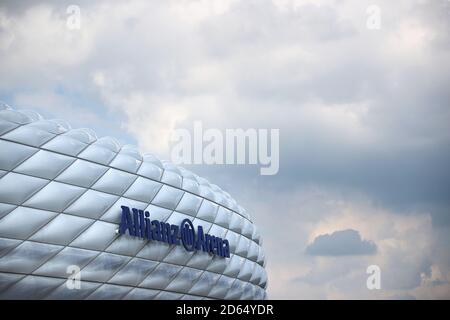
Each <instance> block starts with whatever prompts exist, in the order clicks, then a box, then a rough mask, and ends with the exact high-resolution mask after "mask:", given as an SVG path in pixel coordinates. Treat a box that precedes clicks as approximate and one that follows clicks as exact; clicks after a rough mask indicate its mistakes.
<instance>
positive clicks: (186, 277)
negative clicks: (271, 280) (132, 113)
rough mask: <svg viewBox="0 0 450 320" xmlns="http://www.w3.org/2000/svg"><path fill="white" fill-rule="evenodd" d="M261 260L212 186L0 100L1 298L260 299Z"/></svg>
mask: <svg viewBox="0 0 450 320" xmlns="http://www.w3.org/2000/svg"><path fill="white" fill-rule="evenodd" d="M160 231H161V232H160ZM166 231H167V232H166ZM165 232H166V233H165ZM265 263H266V262H265V256H264V251H263V249H262V247H261V237H260V234H259V232H258V229H257V228H256V227H255V225H254V224H253V223H252V220H251V218H250V216H249V215H248V213H247V212H246V211H245V210H244V209H243V208H242V207H241V206H239V205H238V204H237V203H236V201H235V200H234V199H232V198H231V197H230V195H229V194H228V193H226V192H224V191H222V190H221V189H220V188H219V187H218V186H216V185H214V184H210V183H209V182H208V181H207V180H205V179H203V178H201V177H199V176H197V175H195V174H193V173H191V172H189V171H187V170H185V169H183V168H180V167H177V166H175V165H173V164H171V163H169V162H166V161H160V160H158V159H157V158H155V157H154V156H152V155H149V154H143V155H142V154H140V153H139V152H138V151H137V150H136V148H135V147H133V146H128V145H125V146H121V145H120V144H119V143H118V142H117V141H116V140H115V139H113V138H110V137H104V138H97V137H96V135H95V133H94V132H93V131H91V130H89V129H71V127H70V125H68V124H67V123H66V122H64V121H61V120H45V119H43V118H42V117H41V116H40V115H39V114H37V113H35V112H32V111H16V110H13V109H12V108H10V107H8V106H6V105H2V106H0V299H266V297H267V296H266V288H267V274H266V271H265V269H264V267H265Z"/></svg>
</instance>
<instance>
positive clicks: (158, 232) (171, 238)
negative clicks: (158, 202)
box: [119, 206, 230, 258]
mask: <svg viewBox="0 0 450 320" xmlns="http://www.w3.org/2000/svg"><path fill="white" fill-rule="evenodd" d="M121 208H122V218H121V221H120V226H119V234H124V233H125V232H126V231H127V230H128V233H129V235H130V236H133V237H139V238H142V239H147V240H155V241H161V242H165V243H168V244H173V245H180V244H182V245H183V246H184V248H185V249H186V250H187V251H197V250H200V249H201V250H203V251H204V252H208V253H210V254H215V255H218V256H220V257H226V258H229V257H230V245H229V242H228V240H227V239H222V238H219V237H215V236H212V235H209V234H205V233H204V232H203V227H202V226H198V227H197V232H196V231H195V228H194V225H193V224H192V221H191V220H189V219H184V220H183V221H182V222H181V224H180V225H179V226H177V225H174V224H170V223H166V222H162V221H158V220H150V213H149V212H148V211H145V212H144V210H139V209H135V208H132V209H130V208H129V207H126V206H122V207H121Z"/></svg>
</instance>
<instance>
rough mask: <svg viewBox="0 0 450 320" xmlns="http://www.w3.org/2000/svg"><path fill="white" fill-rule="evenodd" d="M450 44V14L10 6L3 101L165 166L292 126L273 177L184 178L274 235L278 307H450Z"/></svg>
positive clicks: (241, 173)
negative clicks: (177, 143)
mask: <svg viewBox="0 0 450 320" xmlns="http://www.w3.org/2000/svg"><path fill="white" fill-rule="evenodd" d="M71 4H76V5H78V6H79V8H80V9H81V20H80V22H81V23H80V28H79V29H72V28H69V27H68V25H67V19H68V18H69V17H70V14H67V11H66V10H67V8H68V6H69V5H71ZM371 5H375V6H376V7H375V9H379V18H380V19H379V21H380V25H379V27H380V28H378V29H371V28H368V19H371V18H373V11H372V9H373V8H374V7H373V6H372V7H371ZM368 9H369V10H368ZM370 21H372V20H369V22H370ZM370 25H371V24H370V23H369V26H370ZM449 31H450V1H447V0H398V1H387V0H386V1H384V0H372V1H365V0H354V1H344V0H335V1H332V0H329V1H328V0H320V1H319V0H315V1H312V0H210V1H206V0H205V1H200V0H193V1H185V0H178V1H141V0H127V1H113V2H111V1H97V2H95V3H94V2H93V1H82V0H80V1H70V2H66V1H26V0H21V1H1V2H0V100H2V101H4V102H5V103H7V104H9V105H11V106H12V107H14V108H16V109H33V110H36V111H38V112H40V113H41V114H43V115H44V116H45V117H47V118H62V119H66V120H70V122H71V124H72V126H73V127H89V128H93V129H95V131H96V132H97V133H98V135H99V136H105V135H111V136H114V137H116V138H118V139H119V140H120V141H122V142H123V143H130V144H136V145H138V146H139V148H140V149H141V151H143V152H152V153H154V154H156V155H158V156H159V157H161V158H165V159H168V158H169V157H170V143H169V139H170V136H171V134H172V132H173V130H174V129H176V128H192V124H193V122H194V121H196V120H201V121H202V123H203V126H204V127H205V128H218V129H220V130H225V129H227V128H243V129H247V128H257V129H259V128H261V129H271V128H274V129H280V171H279V173H278V174H277V175H274V176H260V174H259V173H260V171H259V167H258V166H254V165H240V166H233V165H222V166H221V165H213V166H206V165H192V166H186V167H187V168H188V169H190V170H192V171H194V172H196V173H198V174H200V175H203V176H205V177H206V178H207V179H208V180H210V181H211V182H213V183H216V184H218V185H220V186H221V187H223V189H225V190H227V191H228V192H230V194H231V195H232V196H234V198H235V199H236V200H237V201H238V203H240V204H241V205H242V206H243V207H245V208H246V209H247V210H248V211H249V212H250V214H251V215H252V217H253V219H254V221H255V222H256V223H257V224H258V225H259V226H260V229H261V233H262V235H263V237H264V247H265V249H266V252H267V258H268V265H267V270H268V273H269V289H268V294H269V297H270V298H274V299H281V298H287V299H315V298H320V299H341V298H367V299H372V298H375V299H376V298H387V299H390V298H393V299H414V298H417V299H430V298H434V299H437V298H447V299H448V298H450V284H449V281H450V170H449V168H450V166H449V164H450V130H449V124H450V105H449V104H450V87H449V84H450V34H449ZM370 265H377V266H379V267H380V270H381V289H380V290H368V289H367V287H366V279H367V277H368V274H366V269H367V267H368V266H370Z"/></svg>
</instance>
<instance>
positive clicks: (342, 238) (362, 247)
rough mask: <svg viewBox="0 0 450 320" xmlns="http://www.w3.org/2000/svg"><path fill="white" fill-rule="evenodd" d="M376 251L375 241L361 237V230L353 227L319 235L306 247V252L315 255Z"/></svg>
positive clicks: (354, 253) (356, 253)
mask: <svg viewBox="0 0 450 320" xmlns="http://www.w3.org/2000/svg"><path fill="white" fill-rule="evenodd" d="M376 251H377V246H376V245H375V243H374V242H372V241H368V240H363V239H361V236H360V235H359V232H358V231H356V230H352V229H347V230H340V231H335V232H333V233H332V234H324V235H320V236H317V237H316V238H315V239H314V241H313V242H312V243H311V244H309V245H308V247H307V248H306V253H307V254H309V255H313V256H351V255H370V254H375V253H376Z"/></svg>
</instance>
